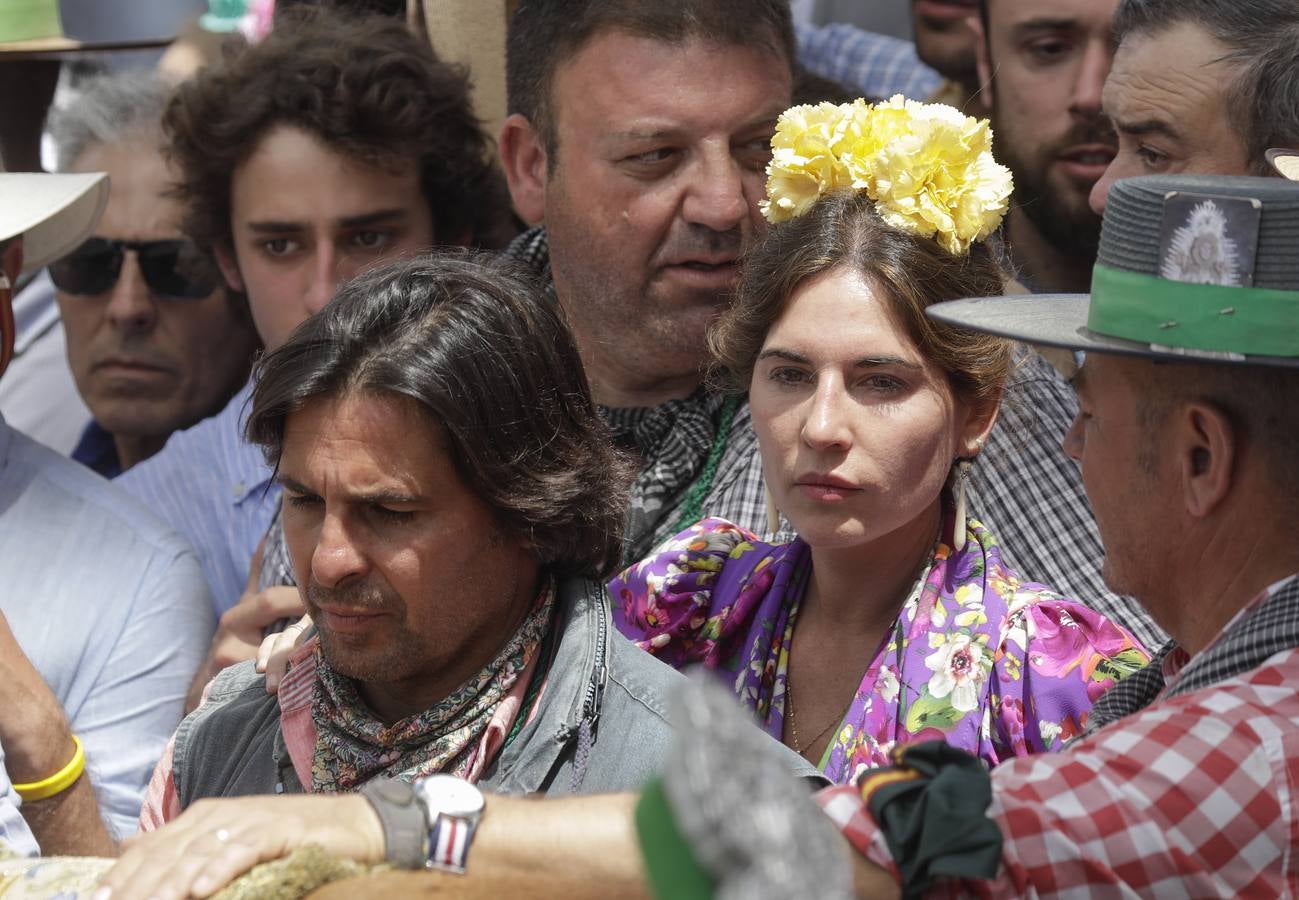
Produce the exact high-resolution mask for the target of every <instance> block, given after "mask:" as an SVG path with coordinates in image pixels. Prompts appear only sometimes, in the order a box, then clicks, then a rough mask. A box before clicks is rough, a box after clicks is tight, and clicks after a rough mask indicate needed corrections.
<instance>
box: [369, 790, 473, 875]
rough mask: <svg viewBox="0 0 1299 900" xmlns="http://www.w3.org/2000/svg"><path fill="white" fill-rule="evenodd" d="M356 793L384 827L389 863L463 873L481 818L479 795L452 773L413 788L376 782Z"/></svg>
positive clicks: (405, 867) (408, 867) (403, 866)
mask: <svg viewBox="0 0 1299 900" xmlns="http://www.w3.org/2000/svg"><path fill="white" fill-rule="evenodd" d="M361 794H362V796H364V797H365V798H366V799H367V800H369V801H370V805H371V806H372V807H373V808H374V811H375V814H376V815H377V816H378V817H379V822H380V823H381V824H382V825H383V836H384V842H385V847H386V849H385V853H384V856H385V858H386V859H387V860H388V862H390V863H392V864H393V865H395V866H399V867H401V868H403V869H420V868H429V869H442V870H443V871H447V872H455V873H456V874H459V875H463V874H464V872H465V860H466V859H467V858H468V856H469V846H470V844H472V843H473V839H474V832H475V831H476V830H477V828H478V823H479V822H480V821H482V817H483V809H484V806H485V800H484V798H483V792H482V791H480V790H478V788H476V787H474V786H473V785H472V784H470V783H469V782H467V781H465V780H464V779H463V778H457V777H456V776H454V775H430V776H428V777H427V778H421V779H419V780H417V781H416V782H415V783H414V784H413V785H412V784H407V783H406V782H404V781H400V780H398V779H395V778H375V779H372V780H371V781H368V782H366V783H365V784H364V785H362V786H361Z"/></svg>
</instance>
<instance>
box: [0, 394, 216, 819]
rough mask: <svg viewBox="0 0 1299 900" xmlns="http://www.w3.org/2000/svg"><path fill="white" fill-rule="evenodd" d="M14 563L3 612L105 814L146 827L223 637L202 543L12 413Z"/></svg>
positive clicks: (1, 433) (6, 484) (9, 491)
mask: <svg viewBox="0 0 1299 900" xmlns="http://www.w3.org/2000/svg"><path fill="white" fill-rule="evenodd" d="M0 573H2V574H0V579H2V580H0V584H2V585H3V589H0V610H3V611H4V614H5V617H6V618H7V619H8V620H9V625H10V627H11V628H12V629H13V633H14V636H15V637H16V638H17V640H18V645H19V646H20V647H22V648H23V651H24V652H25V653H26V654H27V656H28V658H29V659H31V661H32V664H33V665H34V666H35V667H36V669H37V671H39V672H40V673H41V676H42V677H43V678H44V679H45V682H46V684H48V685H49V686H50V689H51V690H52V691H53V692H54V696H55V697H57V698H58V700H59V702H60V703H61V704H62V705H63V709H64V711H65V712H66V713H67V716H68V720H69V721H70V722H71V723H72V730H73V732H74V733H75V734H77V735H78V736H79V737H80V738H81V742H82V744H83V745H84V746H85V748H86V769H87V771H88V772H89V773H90V779H91V783H92V785H93V787H94V788H95V792H96V795H97V796H98V798H99V806H100V810H101V811H102V812H103V813H104V814H105V820H106V821H107V822H108V823H109V825H110V827H111V828H112V829H113V830H114V831H115V832H116V833H117V835H118V836H119V837H124V836H126V835H129V834H132V833H134V831H135V829H136V823H137V821H138V819H139V815H140V804H141V802H142V801H143V799H144V790H145V787H146V786H147V785H148V783H149V778H150V776H151V775H152V774H153V769H154V766H155V765H156V764H157V762H158V759H159V758H160V757H161V756H162V752H163V749H164V748H165V747H166V745H167V741H168V739H169V738H170V737H171V733H172V731H174V730H175V728H176V725H177V724H178V723H179V722H180V719H181V716H182V714H183V712H184V704H185V693H186V690H187V689H188V687H189V683H190V680H191V679H192V678H193V677H194V673H195V672H196V671H197V670H198V667H199V665H200V664H201V663H202V662H203V660H204V659H205V658H206V655H207V650H208V645H209V642H210V641H211V640H212V631H213V627H214V619H213V616H212V606H211V601H210V600H209V598H208V593H207V586H206V585H205V584H204V581H203V575H202V572H200V571H199V567H198V563H197V562H196V561H195V559H194V554H193V553H192V552H191V551H190V549H189V547H188V546H186V545H185V542H184V541H182V540H181V539H180V538H179V537H177V536H176V535H175V534H173V533H172V532H171V531H169V530H168V529H167V528H166V527H164V526H163V524H162V523H161V522H159V521H158V520H157V519H156V518H155V517H154V516H151V515H150V514H149V513H148V512H147V511H146V510H144V509H143V508H142V507H140V506H139V504H138V503H136V502H135V501H134V500H132V499H131V498H130V497H128V496H126V495H125V494H123V493H122V492H121V491H119V490H118V489H117V488H115V487H114V486H113V485H112V484H110V483H109V482H107V481H105V480H104V479H103V478H101V477H99V476H98V475H96V474H95V473H94V472H91V471H90V470H89V469H87V468H86V467H84V466H82V465H79V464H78V463H75V462H72V461H71V460H69V459H65V458H64V457H61V456H59V455H58V454H56V453H54V452H53V451H52V450H50V449H48V448H47V447H43V446H41V445H40V444H38V443H36V442H35V441H33V440H31V439H30V438H28V437H25V436H24V435H22V434H19V433H18V432H17V431H15V430H14V429H12V428H10V427H9V426H8V424H6V423H5V422H4V420H3V419H0ZM0 715H3V711H0Z"/></svg>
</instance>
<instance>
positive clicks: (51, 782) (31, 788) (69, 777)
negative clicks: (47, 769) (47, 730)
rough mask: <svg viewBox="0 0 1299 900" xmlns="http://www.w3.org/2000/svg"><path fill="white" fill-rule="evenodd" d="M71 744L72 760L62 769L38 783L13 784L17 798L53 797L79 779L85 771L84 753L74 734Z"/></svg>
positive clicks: (79, 739)
mask: <svg viewBox="0 0 1299 900" xmlns="http://www.w3.org/2000/svg"><path fill="white" fill-rule="evenodd" d="M72 743H73V745H75V747H76V749H75V750H73V751H72V759H70V760H69V761H68V764H67V765H66V766H64V767H63V768H62V769H59V770H58V771H57V772H55V773H54V774H53V775H51V776H50V777H49V778H42V779H41V780H40V781H33V782H32V783H31V784H15V785H14V790H15V791H17V792H18V796H19V797H22V798H23V799H24V800H27V801H29V802H30V801H35V800H44V799H46V798H47V797H53V796H54V795H55V794H61V793H63V792H64V791H66V790H67V789H68V788H70V787H72V785H73V784H74V783H75V782H76V780H77V779H78V778H80V777H81V773H82V772H84V771H85V770H86V751H85V749H83V748H82V746H81V738H79V737H77V736H76V735H75V734H74V735H73V736H72Z"/></svg>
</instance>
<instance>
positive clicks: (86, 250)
mask: <svg viewBox="0 0 1299 900" xmlns="http://www.w3.org/2000/svg"><path fill="white" fill-rule="evenodd" d="M127 250H134V251H135V253H136V256H137V258H138V260H139V263H140V273H141V274H142V275H144V283H145V284H147V285H148V286H149V290H151V291H152V292H153V293H155V294H157V295H158V296H160V297H170V298H175V299H183V300H198V299H200V298H203V297H206V296H207V295H208V294H210V293H212V292H213V291H214V290H216V288H217V285H218V284H219V279H218V278H217V273H216V269H215V267H214V266H213V265H212V263H211V261H210V260H209V259H208V258H207V257H206V256H204V255H203V254H202V253H201V252H199V249H198V248H197V247H195V246H194V245H193V244H192V243H190V242H189V241H110V240H108V239H107V238H99V237H92V238H91V239H90V240H88V241H86V242H85V243H84V244H82V245H81V246H80V247H78V248H77V249H76V250H73V251H72V252H71V253H69V254H68V255H67V256H65V257H63V258H62V259H60V260H59V261H58V262H55V263H51V264H50V280H51V281H53V282H54V286H55V287H57V288H58V289H59V290H61V291H64V292H66V293H69V294H102V293H104V292H105V291H108V290H111V289H112V287H113V285H115V284H117V277H118V275H120V274H121V271H122V260H123V258H124V257H125V256H126V251H127Z"/></svg>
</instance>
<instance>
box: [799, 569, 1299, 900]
mask: <svg viewBox="0 0 1299 900" xmlns="http://www.w3.org/2000/svg"><path fill="white" fill-rule="evenodd" d="M1145 673H1154V675H1155V676H1156V677H1157V682H1158V684H1159V685H1160V690H1156V691H1154V693H1153V694H1152V693H1151V692H1150V687H1151V686H1152V685H1153V684H1154V683H1155V680H1153V679H1151V678H1147V679H1145V680H1144V681H1143V682H1141V683H1140V685H1136V684H1135V683H1136V682H1137V679H1139V678H1141V676H1142V675H1143V674H1145ZM1296 684H1299V579H1297V578H1294V577H1292V578H1289V579H1286V580H1285V581H1282V582H1278V583H1277V584H1275V585H1273V586H1272V587H1270V588H1269V589H1268V590H1266V591H1264V592H1263V593H1262V594H1261V595H1260V596H1259V597H1258V598H1256V599H1255V600H1254V602H1253V603H1251V604H1250V606H1249V607H1247V608H1246V609H1245V610H1243V611H1242V612H1241V613H1240V614H1239V615H1237V616H1236V618H1235V619H1234V620H1233V621H1232V622H1231V623H1230V624H1229V625H1228V626H1227V627H1226V628H1225V629H1224V630H1223V631H1222V633H1221V634H1220V635H1219V636H1218V638H1217V639H1216V640H1215V641H1214V642H1213V643H1212V644H1211V645H1210V646H1208V647H1206V648H1205V649H1204V650H1203V651H1201V652H1200V653H1198V654H1196V656H1194V657H1193V658H1188V657H1187V656H1186V654H1185V653H1184V652H1182V651H1181V650H1178V649H1175V648H1172V647H1170V648H1168V649H1167V650H1166V651H1165V652H1163V653H1161V657H1160V659H1158V660H1155V661H1152V662H1151V663H1150V665H1149V666H1147V668H1146V669H1144V670H1142V672H1138V673H1137V674H1135V675H1132V676H1131V677H1129V678H1128V679H1126V680H1124V681H1121V682H1119V684H1118V685H1116V686H1115V687H1113V688H1111V689H1110V690H1109V691H1108V692H1107V693H1106V694H1105V696H1104V697H1102V698H1101V702H1100V703H1098V704H1097V705H1096V706H1095V707H1094V709H1093V711H1092V715H1093V716H1100V715H1106V716H1107V717H1108V718H1107V719H1106V721H1105V722H1104V723H1099V722H1098V723H1096V725H1095V727H1094V728H1089V731H1088V732H1085V733H1084V734H1083V735H1080V736H1079V737H1078V738H1077V739H1075V740H1074V741H1073V742H1072V743H1070V744H1069V745H1068V746H1067V747H1066V749H1065V750H1063V751H1061V752H1060V753H1057V754H1044V755H1039V756H1031V757H1023V758H1020V759H1015V760H1010V761H1009V762H1006V763H1003V764H1002V765H1001V766H999V767H997V768H996V769H995V770H993V772H992V788H993V801H992V805H991V806H990V807H989V808H988V817H989V818H990V819H992V821H994V822H996V823H997V826H998V827H999V828H1000V829H1001V832H1002V836H1003V839H1004V843H1003V846H1002V855H1001V859H1002V864H1001V869H1000V871H999V872H998V874H997V877H996V878H995V879H994V880H992V881H966V882H959V883H948V884H947V885H945V890H938V891H934V892H933V893H934V894H936V895H939V896H949V895H956V896H970V895H972V896H983V897H1024V896H1035V897H1138V896H1139V897H1279V896H1293V895H1294V893H1295V888H1296V886H1297V885H1299V867H1297V866H1296V864H1295V853H1294V846H1295V835H1297V834H1299V796H1297V795H1296V790H1297V788H1299V780H1297V779H1296V777H1295V773H1296V771H1299V691H1296V690H1295V685H1296ZM1138 686H1139V688H1140V689H1134V687H1138ZM1161 690H1162V693H1161V692H1160V691H1161ZM817 799H818V802H820V804H821V807H822V809H824V810H825V811H826V813H827V814H828V815H829V816H830V817H831V818H832V819H833V820H834V821H835V822H836V823H837V824H838V825H839V827H840V828H841V830H842V831H843V833H844V835H845V836H846V837H847V838H848V839H849V840H850V841H851V842H852V844H853V845H854V846H855V847H856V848H857V849H858V850H859V851H860V852H861V853H862V854H863V855H865V856H866V857H867V858H868V859H870V860H871V861H873V862H875V863H876V864H877V865H880V866H883V867H885V868H888V869H890V870H893V859H892V856H891V855H890V853H889V849H888V845H887V843H886V842H885V841H884V839H883V836H882V834H881V833H880V831H879V829H878V828H877V827H876V825H875V822H874V820H873V819H872V818H871V816H870V813H869V812H867V810H866V807H865V806H864V804H863V803H862V801H861V797H860V794H859V793H858V792H857V789H856V788H855V787H853V786H851V785H844V786H841V787H835V788H829V789H827V790H825V791H822V792H821V793H820V794H818V795H817ZM893 871H895V870H893ZM895 874H896V873H895Z"/></svg>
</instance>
